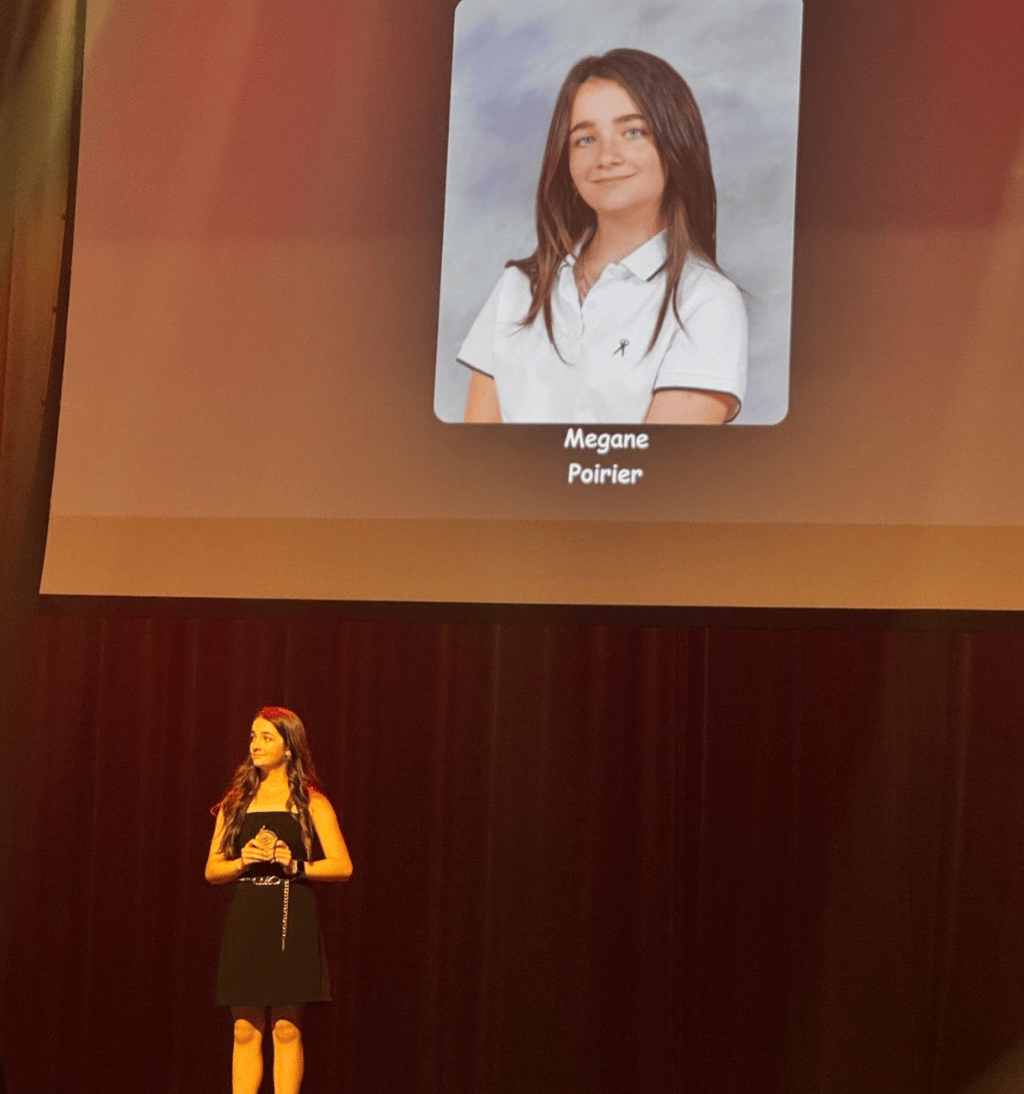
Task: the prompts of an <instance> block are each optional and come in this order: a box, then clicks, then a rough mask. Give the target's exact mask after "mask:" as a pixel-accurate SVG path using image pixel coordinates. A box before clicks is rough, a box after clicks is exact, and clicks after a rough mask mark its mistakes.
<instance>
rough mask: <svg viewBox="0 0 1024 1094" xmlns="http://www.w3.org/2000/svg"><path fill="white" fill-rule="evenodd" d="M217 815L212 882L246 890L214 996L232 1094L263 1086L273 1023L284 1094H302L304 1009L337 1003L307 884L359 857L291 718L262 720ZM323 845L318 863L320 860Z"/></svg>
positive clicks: (279, 1089)
mask: <svg viewBox="0 0 1024 1094" xmlns="http://www.w3.org/2000/svg"><path fill="white" fill-rule="evenodd" d="M216 814H217V823H216V827H215V828H214V833H213V841H212V843H211V844H210V854H209V857H208V858H207V860H206V880H207V881H209V882H210V883H211V884H213V885H221V884H226V883H227V882H229V881H230V882H235V883H236V885H235V891H234V893H233V896H232V901H231V908H230V910H229V912H228V919H227V923H226V925H225V928H224V938H223V941H222V943H221V953H220V963H219V967H218V970H217V996H216V998H217V1002H218V1003H221V1004H223V1005H226V1006H229V1007H231V1015H232V1018H233V1020H234V1051H233V1054H232V1064H231V1073H232V1091H233V1092H234V1094H256V1091H258V1090H259V1086H260V1082H261V1080H262V1078H263V1035H264V1033H265V1031H266V1028H267V1021H268V1015H269V1023H270V1029H271V1035H272V1037H273V1043H274V1091H275V1094H297V1092H298V1090H299V1088H300V1086H301V1085H302V1072H303V1050H302V1033H301V1017H302V1007H303V1004H305V1003H314V1002H328V1001H330V998H331V986H330V977H329V974H328V969H327V962H326V960H325V957H324V948H323V940H322V939H321V937H320V927H319V923H318V920H317V914H316V903H315V901H314V899H313V893H312V891H311V888H310V884H309V883H310V881H345V880H347V879H348V878H349V877H351V876H352V860H351V858H349V853H348V848H347V847H346V846H345V840H344V837H343V836H342V834H341V829H340V828H339V827H338V819H337V817H336V816H335V813H334V810H333V809H332V808H331V803H330V802H329V801H328V800H327V798H325V797H324V795H323V794H321V793H320V791H319V790H318V789H317V787H316V772H315V769H314V767H313V758H312V756H311V755H310V751H309V745H308V744H307V743H306V731H305V728H304V727H303V725H302V722H301V721H300V719H299V718H298V716H297V715H295V714H294V713H292V711H290V710H286V709H284V708H283V707H264V708H263V709H262V710H261V711H260V712H259V715H258V716H257V718H256V720H255V721H254V722H253V724H252V732H251V733H250V736H249V754H248V756H247V757H246V759H245V761H244V762H243V763H242V764H241V765H240V766H239V767H238V769H237V771H236V772H235V776H234V778H233V780H232V782H231V786H230V787H229V788H228V791H227V793H226V794H225V795H224V797H223V798H222V799H221V801H220V802H219V803H218V804H217V806H216ZM314 841H319V844H320V849H321V850H322V852H323V854H322V857H320V858H314V857H313V849H314Z"/></svg>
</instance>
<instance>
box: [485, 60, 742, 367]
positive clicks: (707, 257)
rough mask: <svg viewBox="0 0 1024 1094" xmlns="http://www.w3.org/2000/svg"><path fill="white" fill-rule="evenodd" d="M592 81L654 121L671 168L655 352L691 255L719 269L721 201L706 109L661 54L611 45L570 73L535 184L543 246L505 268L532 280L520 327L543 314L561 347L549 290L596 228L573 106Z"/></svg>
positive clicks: (664, 203)
mask: <svg viewBox="0 0 1024 1094" xmlns="http://www.w3.org/2000/svg"><path fill="white" fill-rule="evenodd" d="M593 79H599V80H614V81H615V82H616V83H617V84H619V85H620V86H621V87H622V88H623V89H624V90H625V91H626V93H627V94H628V95H629V97H630V98H631V99H632V100H633V102H635V103H636V105H637V107H638V108H639V110H640V113H641V114H643V116H644V118H645V119H646V121H647V124H648V125H649V126H650V129H651V136H652V138H653V140H654V146H655V148H656V149H657V151H658V155H659V156H660V157H661V166H662V170H663V171H664V173H665V191H664V193H663V194H662V199H661V215H662V220H663V222H664V225H665V228H666V235H667V253H666V256H665V265H664V267H663V268H664V271H665V297H664V299H663V300H662V302H661V309H660V310H659V312H658V320H657V323H655V326H654V332H653V333H652V335H651V341H650V343H649V345H648V347H647V352H648V353H649V352H650V351H651V349H653V348H654V343H655V342H656V341H657V340H658V335H659V334H660V333H661V328H662V326H663V325H664V322H665V316H666V315H667V314H668V309H669V307H670V306H671V308H672V310H673V312H674V313H675V316H676V319H677V320H679V309H678V302H677V294H678V291H679V282H680V279H681V278H682V274H683V267H684V266H685V265H686V259H687V258H688V257H689V255H690V254H691V253H693V254H696V255H697V257H699V258H700V259H702V260H703V261H704V262H706V263H708V265H710V266H712V267H713V268H714V269H716V270H717V269H718V266H717V264H716V261H715V252H716V250H717V243H716V222H717V217H718V200H717V197H716V194H715V179H714V176H713V174H712V171H711V153H710V151H709V149H708V138H707V134H706V133H705V131H704V122H703V120H702V119H701V115H700V107H699V106H698V105H697V100H696V99H695V98H694V97H693V92H692V91H691V90H690V87H689V85H688V84H687V82H686V81H685V80H684V79H683V78H682V76H680V75H679V73H678V72H676V70H675V69H674V68H673V67H672V66H671V65H670V64H668V63H667V62H666V61H663V60H662V59H661V58H660V57H655V56H654V55H653V54H651V53H645V52H644V51H643V50H639V49H613V50H610V51H609V52H608V53H605V54H603V55H602V56H600V57H584V58H583V59H582V60H581V61H577V62H576V64H575V65H573V67H572V68H571V69H570V70H569V75H568V76H566V78H565V82H564V83H563V84H562V88H561V90H560V91H559V92H558V98H557V100H556V101H555V109H554V111H553V113H552V115H551V125H550V127H549V129H548V141H547V146H546V147H545V149H544V159H543V161H542V163H541V169H540V181H539V182H538V184H537V213H536V216H537V249H536V250H535V251H534V252H533V254H531V255H529V256H528V257H527V258H519V259H513V260H512V261H510V262H508V263H506V265H507V266H514V267H516V268H517V269H519V270H522V272H523V273H524V274H526V276H527V277H528V278H529V281H530V293H531V295H532V302H531V304H530V308H529V310H528V311H527V313H526V315H525V317H524V318H523V320H522V326H524V327H526V326H529V325H530V324H531V323H533V321H534V320H535V319H536V318H537V316H538V315H543V317H544V326H545V327H546V328H547V332H548V338H549V339H550V340H551V344H552V345H554V346H555V349H556V350H557V349H558V347H557V345H555V332H554V324H553V320H552V312H551V293H552V289H553V288H554V285H555V281H556V279H557V277H558V269H559V267H560V266H561V264H562V262H563V261H564V260H565V257H566V255H568V254H570V253H571V252H572V251H573V249H574V248H575V247H576V246H577V245H578V244H579V243H580V242H581V241H584V242H585V241H586V240H588V239H589V237H590V236H591V235H593V233H594V229H595V228H596V227H597V216H596V214H595V213H594V211H593V209H591V208H590V207H589V206H588V205H587V204H586V203H585V202H584V201H583V199H582V198H581V197H580V195H579V193H578V192H577V190H576V187H575V185H574V184H573V181H572V176H571V175H570V173H569V128H570V122H571V119H572V106H573V103H574V102H575V100H576V93H577V92H578V91H579V89H580V88H581V87H582V86H583V84H584V83H585V82H586V81H587V80H593ZM719 272H721V271H719ZM681 325H682V322H681V320H680V326H681Z"/></svg>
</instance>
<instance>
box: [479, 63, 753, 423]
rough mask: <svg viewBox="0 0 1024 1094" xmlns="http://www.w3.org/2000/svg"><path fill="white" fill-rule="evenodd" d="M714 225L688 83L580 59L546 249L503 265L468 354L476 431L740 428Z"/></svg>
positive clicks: (543, 232)
mask: <svg viewBox="0 0 1024 1094" xmlns="http://www.w3.org/2000/svg"><path fill="white" fill-rule="evenodd" d="M716 217H717V202H716V195H715V183H714V178H713V175H712V171H711V157H710V153H709V150H708V141H707V136H706V134H705V131H704V124H703V121H702V119H701V115H700V110H699V108H698V106H697V103H696V100H695V99H694V97H693V94H692V92H691V91H690V88H689V86H688V85H687V83H686V81H685V80H683V78H682V77H681V76H680V75H679V74H678V73H677V72H676V71H675V69H673V68H672V66H671V65H669V64H668V63H666V62H665V61H663V60H661V59H660V58H658V57H655V56H653V55H652V54H650V53H645V52H643V51H641V50H637V49H614V50H611V51H610V52H608V53H605V54H604V55H603V56H600V57H585V58H583V60H581V61H579V62H577V64H575V65H574V66H573V68H572V69H571V70H570V72H569V74H568V76H567V77H566V79H565V82H564V83H563V84H562V87H561V90H560V91H559V93H558V98H557V100H556V102H555V107H554V111H553V114H552V117H551V124H550V127H549V130H548V137H547V145H546V148H545V151H544V157H543V162H542V164H541V171H540V180H539V183H538V186H537V198H536V226H537V247H536V249H535V250H534V252H533V253H532V254H531V255H529V256H528V257H526V258H522V259H514V260H512V261H510V262H508V263H507V265H506V268H505V272H504V273H503V275H502V277H501V279H500V281H499V282H498V285H497V287H496V288H495V289H494V291H493V292H492V293H491V296H490V298H489V299H488V301H487V303H486V304H485V305H484V308H483V310H482V311H481V312H480V314H479V316H478V317H477V319H476V321H475V322H474V324H473V326H472V328H471V329H470V331H469V334H468V335H467V337H466V339H465V341H464V342H463V344H462V348H461V349H460V351H459V354H458V360H459V362H460V363H461V364H463V365H465V366H466V367H467V368H468V369H469V370H470V382H469V391H468V395H467V399H466V409H465V420H466V421H467V422H559V423H608V424H614V423H622V424H629V423H632V424H641V423H650V424H658V423H665V424H721V423H724V422H728V421H731V420H732V419H733V418H734V417H735V416H736V414H737V413H738V412H739V409H740V404H741V402H742V400H743V396H744V393H745V388H746V374H747V316H746V309H745V307H744V304H743V298H742V295H741V293H740V291H739V290H738V289H737V288H736V286H735V285H734V284H733V283H732V281H730V280H729V278H728V277H726V276H725V274H724V273H723V272H722V271H721V270H720V269H719V267H718V265H717V264H716V260H715V254H716Z"/></svg>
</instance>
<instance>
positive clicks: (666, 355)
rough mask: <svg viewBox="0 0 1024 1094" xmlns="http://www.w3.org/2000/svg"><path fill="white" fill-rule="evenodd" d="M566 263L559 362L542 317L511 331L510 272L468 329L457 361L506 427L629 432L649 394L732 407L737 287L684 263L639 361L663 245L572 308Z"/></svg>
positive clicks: (518, 311)
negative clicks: (489, 388) (682, 394)
mask: <svg viewBox="0 0 1024 1094" xmlns="http://www.w3.org/2000/svg"><path fill="white" fill-rule="evenodd" d="M575 260H576V256H575V255H569V256H567V258H566V260H565V262H563V263H562V265H561V267H560V268H559V271H558V278H557V281H556V283H555V287H554V290H553V293H552V301H551V307H552V319H553V324H554V331H555V341H556V342H557V344H558V350H559V351H560V353H561V357H560V356H559V353H556V352H555V347H554V346H552V344H551V341H550V339H549V338H548V333H547V330H546V328H545V326H544V319H543V316H540V315H538V317H537V319H536V320H535V321H534V322H533V323H532V324H531V325H530V326H528V327H521V326H520V325H519V323H520V321H521V320H522V318H523V316H524V315H526V312H527V311H528V309H529V307H530V283H529V280H528V279H527V277H526V275H525V274H524V273H523V272H522V271H521V270H517V269H515V268H514V267H509V268H508V269H506V270H505V272H504V273H503V274H502V276H501V280H500V281H499V282H498V285H497V287H496V288H495V290H494V292H492V293H491V295H490V298H489V299H488V301H487V303H486V304H485V305H484V308H483V311H481V312H480V314H479V316H477V319H476V322H475V323H474V324H473V326H472V327H471V328H470V331H469V334H468V335H467V336H466V340H465V342H463V343H462V348H461V349H460V350H459V355H458V360H459V361H460V363H461V364H463V365H466V366H467V367H469V368H471V369H476V370H477V371H478V372H482V373H484V374H485V375H487V376H491V377H493V378H494V382H495V384H496V386H497V390H498V402H499V404H500V406H501V417H502V420H503V421H506V422H580V423H591V422H592V423H595V424H596V423H609V424H614V423H631V422H632V423H638V422H641V421H643V417H644V415H645V414H646V413H647V408H648V407H649V406H650V404H651V399H652V397H653V395H654V392H655V391H658V390H660V389H662V388H688V389H692V390H696V391H717V392H725V393H728V394H730V395H734V396H735V397H736V400H737V402H742V401H743V396H744V393H745V391H746V383H747V313H746V309H745V308H744V306H743V297H742V296H741V294H740V292H739V290H738V289H737V288H736V286H735V285H734V284H733V283H732V282H731V281H730V280H729V279H728V278H727V277H723V276H722V274H720V273H718V271H717V270H714V269H712V268H711V267H710V266H707V265H705V264H704V263H703V262H701V261H700V260H699V259H697V258H695V257H693V256H691V257H690V258H689V259H688V260H687V263H686V266H685V268H684V269H683V276H682V279H681V281H680V284H679V317H680V319H682V326H680V325H679V323H678V322H677V321H676V317H675V315H674V313H673V311H672V309H671V308H669V311H668V314H667V315H666V316H665V322H664V324H663V325H662V328H661V333H660V334H659V335H658V340H657V342H656V343H655V345H654V348H653V349H652V350H651V352H650V353H647V352H646V350H647V344H648V342H650V340H651V334H652V333H653V331H654V325H655V323H656V322H657V319H658V309H659V308H660V307H661V301H662V298H663V297H664V295H665V275H664V272H663V267H664V264H665V234H664V232H662V233H659V234H658V235H656V236H655V237H654V238H653V239H649V240H648V241H647V242H646V243H644V244H643V245H642V246H641V247H638V248H637V249H636V250H635V251H634V252H633V253H632V254H631V255H629V256H628V257H626V258H624V259H623V260H622V261H621V262H619V263H616V264H614V265H608V266H606V267H605V268H604V270H603V271H602V273H601V276H600V278H599V279H598V281H597V283H596V284H595V285H594V286H593V288H591V290H590V292H589V293H588V294H587V297H586V300H584V301H583V303H582V305H581V304H580V298H579V292H578V291H577V288H576V278H575V276H574V274H573V265H574V263H575Z"/></svg>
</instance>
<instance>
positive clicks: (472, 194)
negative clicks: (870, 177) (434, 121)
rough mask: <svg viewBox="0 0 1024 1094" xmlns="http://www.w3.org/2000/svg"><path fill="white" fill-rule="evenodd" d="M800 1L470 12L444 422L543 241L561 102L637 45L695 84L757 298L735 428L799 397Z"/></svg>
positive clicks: (456, 135)
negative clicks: (794, 342)
mask: <svg viewBox="0 0 1024 1094" xmlns="http://www.w3.org/2000/svg"><path fill="white" fill-rule="evenodd" d="M802 17H803V4H802V0H704V2H699V0H674V2H669V3H637V4H632V5H630V4H624V3H622V0H563V2H562V3H555V2H554V0H462V3H460V4H459V6H458V8H457V9H456V12H455V47H454V48H455V51H454V62H453V66H452V103H451V128H450V131H449V143H448V180H447V188H446V192H445V223H444V252H443V259H442V267H441V298H440V310H439V315H438V339H437V342H438V345H437V369H436V376H435V388H434V410H435V413H436V414H437V416H438V417H439V418H440V419H442V421H448V422H458V421H461V420H462V414H463V409H464V407H465V400H466V388H467V385H468V383H469V374H468V370H467V369H465V368H464V367H463V366H461V365H459V364H457V363H456V360H455V356H456V353H457V351H458V348H459V346H460V345H461V344H462V340H463V339H464V338H465V336H466V332H467V331H468V330H469V328H470V325H471V324H472V322H473V320H474V319H475V318H476V315H477V313H478V312H479V310H480V308H481V307H482V306H483V304H484V302H485V300H486V299H487V297H488V295H489V294H490V292H491V290H492V289H493V288H494V285H495V284H496V283H497V281H498V278H499V277H500V276H501V271H502V268H503V267H504V265H505V262H506V261H507V260H508V259H510V258H521V257H523V256H524V255H527V254H529V253H530V252H531V251H532V250H533V249H534V246H535V244H536V234H535V231H534V226H533V224H534V222H533V207H534V194H535V190H536V185H537V177H538V173H539V170H540V161H541V156H542V154H543V150H544V141H545V138H546V136H547V129H548V122H549V120H550V117H551V109H552V107H553V105H554V101H555V96H556V95H557V93H558V88H559V87H560V86H561V83H562V81H563V80H564V78H565V75H566V73H567V72H568V71H569V69H570V68H571V67H572V65H573V64H575V62H576V61H578V60H579V59H580V58H581V57H585V56H587V55H589V54H593V53H604V52H605V51H607V50H609V49H614V48H616V47H620V46H629V47H632V48H635V49H644V50H647V51H648V52H650V53H654V54H657V55H658V56H659V57H662V58H664V59H665V60H666V61H668V62H669V64H671V65H672V66H673V67H674V68H676V69H677V71H678V72H679V73H680V74H681V75H682V76H683V78H684V79H685V80H686V81H687V82H688V83H689V84H690V87H691V88H692V89H693V92H694V95H695V96H696V97H697V101H698V103H699V104H700V108H701V112H702V113H703V115H704V124H705V126H706V127H707V131H708V139H709V141H710V143H711V155H712V163H713V165H714V172H715V182H716V185H717V188H718V262H719V265H720V266H721V267H722V269H723V270H725V272H726V273H727V274H728V275H729V276H730V277H731V278H732V279H733V280H734V281H735V282H736V284H737V285H739V286H740V287H741V288H742V289H743V290H744V291H745V292H746V293H747V294H748V296H747V310H748V313H749V318H750V375H749V383H748V390H747V399H746V402H745V403H744V405H743V410H742V411H741V413H740V415H739V416H738V417H737V419H736V422H737V423H738V424H739V423H744V424H747V425H771V424H774V423H776V422H779V421H781V420H782V419H783V418H784V417H785V415H786V408H787V405H788V401H789V329H790V302H791V292H792V272H793V205H794V194H795V182H796V138H797V111H798V100H799V82H800V35H801V23H802Z"/></svg>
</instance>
